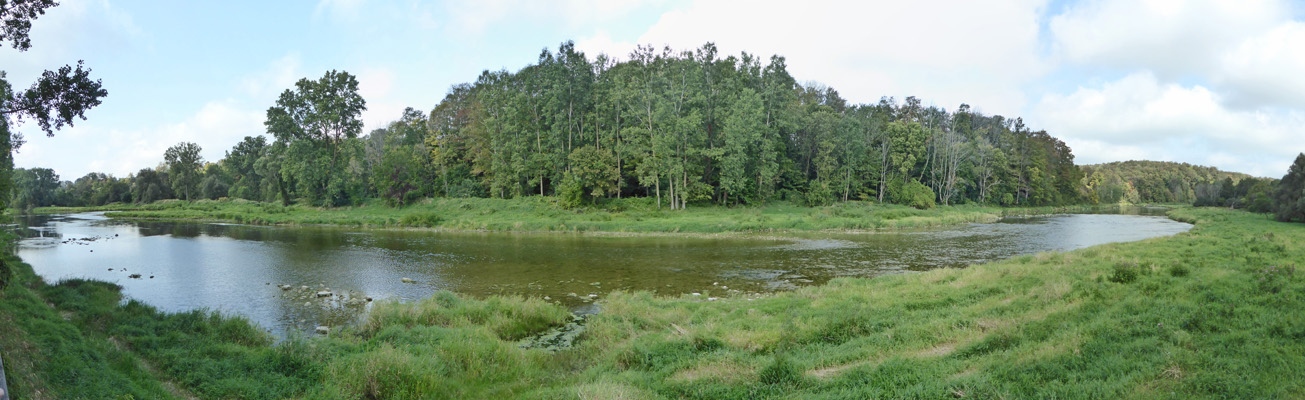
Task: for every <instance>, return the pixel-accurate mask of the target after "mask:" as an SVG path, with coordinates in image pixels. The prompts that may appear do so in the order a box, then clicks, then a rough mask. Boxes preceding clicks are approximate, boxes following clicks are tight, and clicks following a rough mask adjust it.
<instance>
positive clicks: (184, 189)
mask: <svg viewBox="0 0 1305 400" xmlns="http://www.w3.org/2000/svg"><path fill="white" fill-rule="evenodd" d="M199 152H200V147H199V145H197V144H194V143H190V142H182V143H178V144H177V145H175V146H172V147H169V148H168V150H167V151H166V152H164V153H163V160H164V162H166V163H168V175H169V177H170V178H171V179H170V180H171V182H172V190H173V192H176V193H177V195H178V196H179V197H181V198H183V199H185V200H194V199H195V198H196V197H197V196H198V195H199V184H200V181H201V180H202V179H203V176H202V175H201V171H200V168H201V167H203V166H204V157H202V156H200V155H199ZM100 204H104V203H100Z"/></svg>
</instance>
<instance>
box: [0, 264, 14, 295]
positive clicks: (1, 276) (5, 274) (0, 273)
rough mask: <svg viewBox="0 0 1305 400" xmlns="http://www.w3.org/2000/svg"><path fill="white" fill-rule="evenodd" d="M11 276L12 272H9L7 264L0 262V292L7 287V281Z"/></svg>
mask: <svg viewBox="0 0 1305 400" xmlns="http://www.w3.org/2000/svg"><path fill="white" fill-rule="evenodd" d="M13 275H14V274H13V272H11V271H9V263H7V262H5V261H4V260H0V291H3V290H5V288H6V287H8V286H9V280H10V279H13V278H12V277H13ZM0 294H2V293H0Z"/></svg>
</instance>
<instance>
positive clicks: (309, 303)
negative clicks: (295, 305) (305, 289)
mask: <svg viewBox="0 0 1305 400" xmlns="http://www.w3.org/2000/svg"><path fill="white" fill-rule="evenodd" d="M312 305H313V303H312V302H311V301H306V302H304V307H310V306H312Z"/></svg>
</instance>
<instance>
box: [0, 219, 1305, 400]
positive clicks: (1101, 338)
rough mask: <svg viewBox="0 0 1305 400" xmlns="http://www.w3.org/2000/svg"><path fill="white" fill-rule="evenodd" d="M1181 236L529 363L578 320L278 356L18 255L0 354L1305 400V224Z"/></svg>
mask: <svg viewBox="0 0 1305 400" xmlns="http://www.w3.org/2000/svg"><path fill="white" fill-rule="evenodd" d="M1171 217H1173V218H1175V219H1178V220H1182V221H1188V222H1192V223H1195V224H1196V227H1195V228H1194V229H1192V230H1191V231H1190V232H1188V233H1183V234H1179V235H1176V236H1173V237H1167V238H1156V239H1149V240H1145V241H1140V242H1133V243H1118V244H1108V245H1102V246H1096V247H1092V248H1087V249H1082V250H1077V251H1072V252H1067V253H1044V254H1036V255H1027V256H1021V257H1016V258H1013V259H1010V260H1006V261H1001V262H994V263H989V264H982V265H976V266H971V267H968V268H964V269H942V270H934V271H929V272H924V273H915V274H903V275H891V276H883V277H876V278H873V279H837V280H834V281H832V282H830V283H829V284H827V285H823V286H817V287H808V288H803V289H799V290H796V291H792V292H782V293H777V294H773V295H770V296H767V297H763V298H759V299H755V300H749V299H747V298H725V299H722V300H720V301H715V302H706V301H702V300H701V298H697V297H691V296H686V297H682V298H667V297H657V296H654V295H651V294H649V293H619V292H618V293H614V294H612V295H611V296H609V297H607V298H605V299H604V300H603V301H602V307H603V309H602V312H601V313H600V314H598V315H595V316H593V317H591V318H590V319H589V320H588V323H587V330H586V331H585V333H584V334H582V336H581V338H580V340H579V341H578V342H577V344H576V346H575V347H573V348H570V349H566V350H562V351H559V352H556V353H553V352H547V351H542V350H532V349H523V348H519V347H518V346H517V342H518V340H520V339H521V338H523V337H526V336H529V335H530V334H532V333H534V332H539V331H542V330H544V329H546V328H548V327H551V326H557V325H560V324H563V323H565V322H566V321H569V320H570V316H569V315H568V314H567V313H566V311H565V310H563V309H561V308H559V307H557V306H554V305H550V304H548V303H545V302H543V301H541V300H538V299H523V298H513V297H490V298H485V299H468V298H463V297H459V296H456V295H453V294H450V293H441V294H438V295H436V296H434V297H432V298H429V299H426V300H423V301H420V302H416V303H411V304H395V303H384V304H380V305H378V306H377V307H376V308H375V309H374V310H373V312H372V314H371V315H370V316H369V319H368V320H367V321H366V322H365V323H364V324H362V325H361V326H358V327H355V328H353V329H350V330H347V331H339V332H332V333H331V334H330V335H329V337H321V338H292V339H290V340H286V341H283V342H280V343H272V341H271V340H270V339H269V338H268V337H266V336H265V335H264V334H262V333H261V332H260V331H259V330H258V329H256V328H254V327H251V326H249V324H248V323H247V322H246V321H244V320H242V319H239V318H228V317H222V316H215V315H212V314H209V313H206V312H202V311H196V312H191V313H183V314H162V313H159V312H157V311H154V310H153V309H152V308H150V307H148V306H145V305H142V304H139V303H135V302H127V303H119V302H118V301H116V299H117V298H118V297H117V296H120V295H119V294H118V291H117V288H116V287H114V286H113V285H110V284H104V283H96V282H86V281H69V282H63V283H59V284H57V285H45V284H43V283H41V282H39V280H37V279H35V277H33V276H32V274H31V271H30V268H29V267H27V266H26V265H24V264H21V263H19V262H18V261H17V260H14V259H13V258H8V259H7V261H8V262H9V265H10V266H12V267H14V276H15V278H14V279H15V280H14V282H13V283H12V284H10V285H9V287H8V289H6V290H5V291H4V292H3V295H2V296H3V297H0V306H2V307H0V322H3V325H0V330H7V331H0V346H2V347H0V348H3V351H5V353H4V354H3V355H4V359H5V361H6V368H7V372H8V373H9V374H10V384H11V385H14V388H13V389H14V390H15V393H16V394H18V395H21V397H20V398H68V397H79V394H85V393H95V395H93V396H85V397H107V398H113V397H115V396H118V395H134V396H136V397H137V398H165V397H171V396H181V397H185V396H195V397H199V398H287V397H288V398H314V399H316V398H342V399H356V398H386V399H418V398H570V399H574V398H581V399H605V398H622V399H638V398H701V399H755V398H793V399H797V398H804V399H805V398H1072V399H1073V398H1083V399H1096V398H1181V399H1187V398H1257V399H1271V398H1301V397H1305V384H1303V383H1301V382H1305V312H1301V311H1300V310H1303V309H1305V279H1302V277H1301V276H1300V275H1301V273H1302V272H1301V271H1297V269H1298V268H1299V267H1300V266H1302V265H1305V225H1302V224H1286V223H1278V222H1272V221H1270V220H1268V219H1266V218H1265V217H1264V216H1261V215H1254V214H1248V213H1244V212H1238V211H1228V210H1222V209H1179V210H1174V211H1172V212H1171ZM51 347H53V348H60V349H67V350H58V351H55V352H51V353H49V354H66V355H65V356H55V355H50V356H45V355H43V354H42V353H40V352H38V351H37V350H35V349H37V348H51ZM12 360H31V361H26V362H24V361H19V362H17V363H16V364H17V365H11V363H15V362H14V361H12ZM8 369H13V371H8ZM74 372H75V373H74ZM70 375H75V376H77V377H76V378H69V376H70ZM100 382H113V383H100ZM35 388H45V389H43V390H46V392H43V393H36V392H35ZM34 394H35V395H34Z"/></svg>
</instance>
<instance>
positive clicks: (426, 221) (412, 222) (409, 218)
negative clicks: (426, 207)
mask: <svg viewBox="0 0 1305 400" xmlns="http://www.w3.org/2000/svg"><path fill="white" fill-rule="evenodd" d="M443 220H444V218H441V217H440V216H439V215H438V214H435V213H416V214H408V215H404V216H403V218H400V219H399V225H403V226H421V227H433V226H436V225H439V224H440V222H442V221H443Z"/></svg>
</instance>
